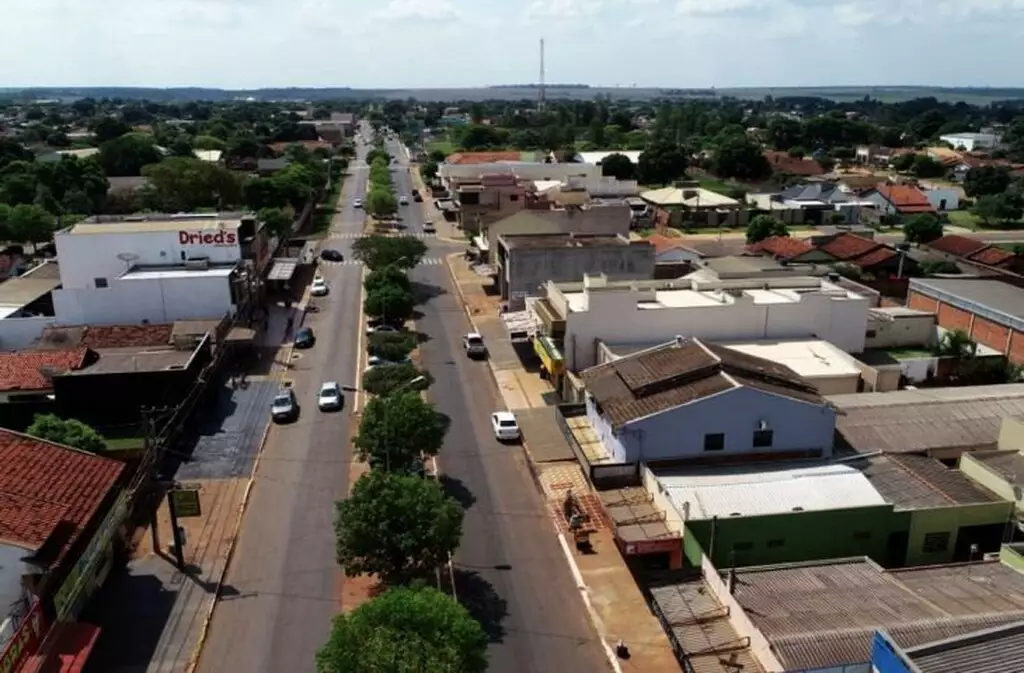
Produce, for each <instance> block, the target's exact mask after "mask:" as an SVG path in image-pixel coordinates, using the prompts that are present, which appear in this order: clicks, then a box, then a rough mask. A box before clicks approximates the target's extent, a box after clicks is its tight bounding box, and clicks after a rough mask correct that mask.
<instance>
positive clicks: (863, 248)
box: [818, 234, 884, 262]
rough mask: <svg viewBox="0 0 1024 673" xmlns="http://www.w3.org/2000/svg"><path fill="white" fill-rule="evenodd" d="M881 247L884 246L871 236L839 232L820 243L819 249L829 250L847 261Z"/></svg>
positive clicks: (836, 256) (838, 257)
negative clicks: (865, 236)
mask: <svg viewBox="0 0 1024 673" xmlns="http://www.w3.org/2000/svg"><path fill="white" fill-rule="evenodd" d="M879 247H884V246H883V245H882V244H881V243H878V242H877V241H872V240H871V239H870V238H864V237H863V236H857V235H856V234H839V235H838V236H835V237H833V238H832V239H831V240H829V241H828V242H826V243H824V244H822V245H819V246H818V250H821V251H823V252H827V253H828V254H830V255H832V256H833V257H835V258H836V259H838V260H840V261H843V262H846V261H850V260H852V259H855V258H857V257H860V256H861V255H866V254H868V253H869V252H872V251H873V250H875V248H879Z"/></svg>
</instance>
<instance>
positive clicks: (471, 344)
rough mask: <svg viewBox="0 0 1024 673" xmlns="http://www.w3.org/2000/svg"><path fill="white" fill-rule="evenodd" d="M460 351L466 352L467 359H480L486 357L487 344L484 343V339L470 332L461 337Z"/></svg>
mask: <svg viewBox="0 0 1024 673" xmlns="http://www.w3.org/2000/svg"><path fill="white" fill-rule="evenodd" d="M462 349H463V350H464V351H466V356H467V357H471V358H482V357H486V356H487V344H485V343H484V338H483V337H482V336H480V335H479V334H477V333H476V332H470V333H469V334H467V335H466V336H464V337H462Z"/></svg>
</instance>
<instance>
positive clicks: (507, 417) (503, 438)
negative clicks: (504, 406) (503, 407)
mask: <svg viewBox="0 0 1024 673" xmlns="http://www.w3.org/2000/svg"><path fill="white" fill-rule="evenodd" d="M491 428H493V430H494V437H495V439H497V440H498V441H499V442H515V441H518V440H519V423H518V422H517V421H516V417H515V415H513V413H512V412H511V411H495V412H494V413H493V414H491Z"/></svg>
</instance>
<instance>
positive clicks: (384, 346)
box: [366, 332, 416, 362]
mask: <svg viewBox="0 0 1024 673" xmlns="http://www.w3.org/2000/svg"><path fill="white" fill-rule="evenodd" d="M366 347H367V350H369V352H370V355H376V356H377V357H380V358H384V359H385V360H390V361H391V362H400V361H401V360H403V359H405V358H406V357H408V356H409V353H412V351H413V349H414V348H416V335H415V334H411V333H409V332H375V333H373V334H371V335H370V338H369V343H367V345H366Z"/></svg>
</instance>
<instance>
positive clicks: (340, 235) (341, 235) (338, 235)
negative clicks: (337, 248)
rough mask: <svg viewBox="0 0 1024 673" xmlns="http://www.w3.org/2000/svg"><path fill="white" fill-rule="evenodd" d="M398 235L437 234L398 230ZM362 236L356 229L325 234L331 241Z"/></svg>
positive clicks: (428, 236)
mask: <svg viewBox="0 0 1024 673" xmlns="http://www.w3.org/2000/svg"><path fill="white" fill-rule="evenodd" d="M399 235H401V236H409V237H411V238H419V239H425V238H437V234H436V233H435V234H427V233H424V232H422V231H409V232H400V233H399ZM363 236H366V234H363V233H362V232H358V231H332V232H331V233H330V234H329V235H328V236H327V238H328V239H330V240H332V241H354V240H355V239H357V238H362V237H363Z"/></svg>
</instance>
